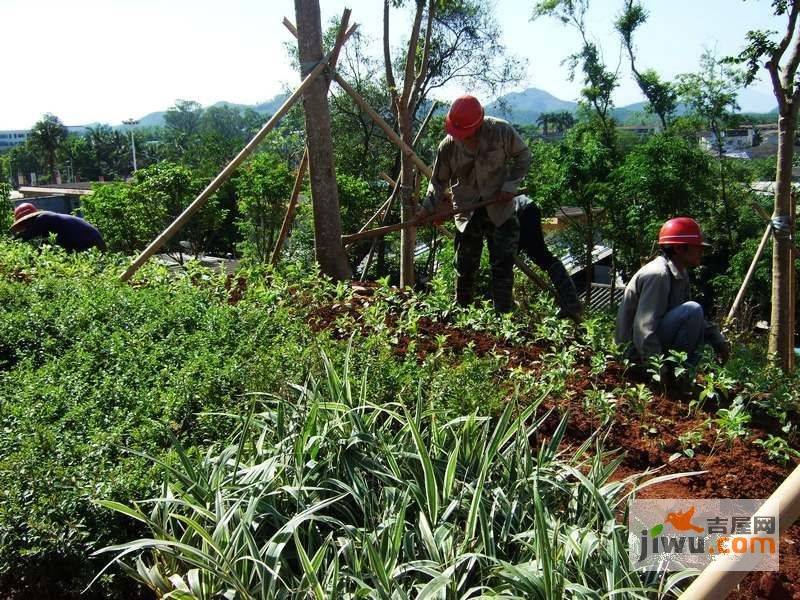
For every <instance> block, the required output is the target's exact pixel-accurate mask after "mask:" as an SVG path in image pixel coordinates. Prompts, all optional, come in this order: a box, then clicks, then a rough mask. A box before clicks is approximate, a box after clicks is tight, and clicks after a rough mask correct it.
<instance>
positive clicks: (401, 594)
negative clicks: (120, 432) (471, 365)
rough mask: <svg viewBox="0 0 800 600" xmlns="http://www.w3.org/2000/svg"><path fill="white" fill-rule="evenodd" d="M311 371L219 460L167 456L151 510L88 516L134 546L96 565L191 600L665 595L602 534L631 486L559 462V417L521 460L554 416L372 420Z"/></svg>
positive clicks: (418, 408)
mask: <svg viewBox="0 0 800 600" xmlns="http://www.w3.org/2000/svg"><path fill="white" fill-rule="evenodd" d="M323 364H324V367H325V370H324V374H323V376H322V377H321V378H319V379H317V378H313V377H312V378H309V379H308V380H307V381H306V383H305V384H304V385H301V386H295V387H294V392H293V394H291V395H275V396H256V397H254V398H253V399H252V404H251V411H250V413H249V414H248V415H247V416H246V417H241V416H236V415H231V416H230V418H231V419H233V420H235V421H237V422H238V428H237V432H236V434H235V435H234V436H232V437H231V438H230V439H229V440H228V442H227V443H226V444H217V445H215V446H213V447H211V448H210V449H209V450H208V451H207V452H206V453H205V454H204V455H203V456H202V457H199V458H194V459H193V458H191V457H190V456H189V455H188V454H187V453H186V452H185V451H184V450H183V449H182V448H181V446H180V445H176V452H177V453H178V456H179V457H180V462H179V463H177V464H174V465H167V464H164V467H165V468H166V478H165V482H164V487H163V488H162V492H161V494H160V495H159V497H157V498H154V499H150V500H145V501H141V502H133V503H129V504H120V503H115V502H101V504H103V505H104V506H106V507H107V508H110V509H113V510H115V511H117V512H119V513H121V514H124V515H127V516H129V517H131V518H133V519H135V520H137V521H139V522H141V523H143V524H144V525H145V526H146V528H147V530H148V537H145V538H141V539H136V540H133V541H130V542H126V543H124V544H120V545H116V546H112V547H108V548H105V549H103V550H101V551H100V552H102V553H111V554H112V555H113V559H112V561H111V562H110V563H109V566H111V565H113V564H117V565H119V566H120V567H121V568H122V569H123V570H124V571H125V572H127V573H128V574H129V575H131V576H132V577H133V578H135V579H137V580H138V581H140V582H141V583H143V584H144V585H146V586H148V587H149V588H151V589H152V590H154V591H155V592H156V593H157V594H158V595H159V596H164V597H166V596H168V595H169V594H173V596H174V597H180V598H185V599H189V598H196V599H198V600H199V599H206V598H208V599H210V598H218V597H236V598H265V599H266V598H287V597H309V596H311V597H315V598H334V597H335V598H348V597H381V598H410V597H418V598H429V597H458V598H472V597H475V598H477V597H485V596H494V597H526V598H543V599H546V598H559V597H567V596H570V597H587V598H590V597H591V598H593V597H601V596H603V595H604V594H606V593H611V592H615V591H616V592H618V591H620V590H625V592H626V593H627V594H628V595H629V597H642V598H644V597H654V596H661V595H665V594H667V593H668V592H669V589H670V587H671V585H672V582H664V581H658V580H656V579H645V578H644V577H643V575H642V574H639V573H636V572H635V571H633V570H632V569H631V568H630V566H629V564H630V563H629V561H628V546H627V533H626V530H625V528H624V527H623V526H622V525H620V523H619V522H618V519H617V517H618V514H619V512H620V511H622V510H624V506H625V504H626V501H627V499H628V497H629V495H630V494H631V493H632V492H633V490H634V489H635V486H634V485H633V484H632V480H630V479H627V480H621V481H612V476H613V474H614V471H615V469H616V467H617V465H618V464H619V459H612V458H610V457H609V456H608V455H606V454H605V453H604V452H603V451H602V450H601V447H600V445H599V444H598V445H597V447H596V448H595V450H596V451H595V452H587V450H588V449H589V448H590V446H591V444H592V442H591V441H589V442H587V443H586V444H585V445H584V446H583V447H581V448H578V449H575V451H574V452H570V453H568V454H567V453H564V452H562V451H559V450H558V448H559V445H560V443H561V441H562V439H563V435H564V432H565V429H566V423H567V420H566V417H564V418H563V419H562V420H561V421H560V424H559V425H558V426H557V428H556V431H555V433H554V434H553V435H552V437H551V438H550V439H549V440H548V441H547V442H546V443H540V444H538V447H532V442H533V441H534V440H536V439H537V435H538V433H539V429H540V427H541V425H542V424H543V423H544V422H545V421H546V420H547V419H548V418H550V417H551V416H552V415H551V413H549V412H548V413H545V414H540V416H539V417H538V418H536V417H535V415H536V414H537V409H538V408H539V407H540V402H541V398H540V400H538V401H535V402H533V403H532V404H531V405H529V406H528V407H527V408H525V409H524V410H522V411H518V410H517V408H516V405H515V404H514V403H509V404H508V405H507V406H506V408H505V409H504V410H503V411H502V413H501V414H500V415H499V416H497V417H494V418H492V417H488V416H484V415H483V414H482V413H481V412H479V411H474V412H472V413H470V414H468V415H465V416H461V417H457V418H454V419H448V418H447V417H444V416H443V415H442V414H440V412H439V411H438V410H436V409H435V408H433V407H432V406H431V405H430V404H429V403H428V402H427V401H426V396H425V394H424V392H423V391H422V390H421V389H420V390H418V391H417V394H416V402H415V407H414V408H413V409H409V408H407V406H406V404H404V403H403V402H402V401H399V402H392V403H386V404H378V403H375V402H374V401H373V400H372V398H373V396H372V394H371V390H370V379H369V378H368V377H366V376H365V377H362V378H361V379H360V381H359V380H354V379H353V377H352V375H351V373H350V370H349V369H350V367H349V354H348V355H346V356H345V357H344V360H343V366H342V367H341V369H340V370H338V369H337V368H336V367H335V366H334V364H333V363H332V362H331V361H330V360H329V359H328V358H327V357H324V356H323ZM542 398H543V396H542ZM539 412H541V411H539ZM589 456H591V458H589ZM673 581H674V580H673ZM173 596H171V597H173Z"/></svg>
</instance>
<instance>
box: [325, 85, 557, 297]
mask: <svg viewBox="0 0 800 600" xmlns="http://www.w3.org/2000/svg"><path fill="white" fill-rule="evenodd" d="M333 79H334V81H336V83H338V84H339V87H341V88H342V89H343V90H344V91H345V92H347V93H348V94H349V95H350V97H351V98H352V99H353V101H354V102H355V103H356V104H358V105H359V107H361V109H362V110H363V111H364V112H365V113H367V115H369V116H370V118H372V120H373V121H374V122H375V124H376V125H378V127H380V128H381V129H383V131H384V133H386V136H387V137H388V138H389V139H390V140H391V141H392V142H393V143H394V144H395V145H396V146H397V147H399V148H400V150H401V151H402V152H404V153H405V154H406V155H407V156H408V157H409V158H410V159H411V160H412V161H413V162H414V165H415V166H416V167H417V169H419V171H420V173H422V174H423V175H425V176H426V177H427V178H428V179H430V177H431V175H432V170H431V168H430V167H429V166H428V165H427V164H425V161H423V160H422V159H421V158H420V157H419V156H417V154H416V153H415V152H414V150H413V149H411V148H409V147H408V144H406V143H405V142H404V141H403V140H402V139H400V136H399V135H397V134H396V133H395V132H394V130H393V129H392V127H391V126H390V125H389V124H388V123H387V122H386V121H384V120H383V118H382V117H381V116H380V115H379V114H378V113H377V112H375V110H373V109H372V107H371V106H370V105H369V104H368V103H367V101H366V100H364V99H363V98H362V97H361V96H360V95H359V93H358V92H357V91H356V90H355V89H353V87H352V86H351V85H350V84H348V83H347V82H346V81H345V80H344V79H342V77H341V75H339V74H338V73H335V74H334V77H333ZM436 227H437V229H438V230H439V231H440V232H441V233H442V234H443V235H445V236H447V237H448V238H452V237H453V235H452V234H451V233H450V232H449V231H447V230H446V229H445V228H444V227H442V226H441V225H437V226H436ZM514 264H515V265H516V266H517V267H519V269H520V271H522V272H523V273H525V275H527V276H528V277H529V278H530V279H531V281H533V283H534V284H536V286H538V287H539V288H541V289H542V290H550V289H551V288H550V286H549V285H548V284H547V283H546V282H545V281H544V280H543V279H542V278H541V277H539V276H538V275H536V273H535V272H534V271H533V270H532V269H531V268H530V267H529V266H528V265H527V264H525V262H524V260H523V259H522V258H520V257H519V256H517V257H516V258H515V259H514Z"/></svg>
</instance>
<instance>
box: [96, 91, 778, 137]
mask: <svg viewBox="0 0 800 600" xmlns="http://www.w3.org/2000/svg"><path fill="white" fill-rule="evenodd" d="M288 97H289V95H288V94H278V95H277V96H275V97H274V98H272V99H271V100H267V101H266V102H261V103H259V104H255V105H248V104H235V103H233V102H225V101H220V102H216V103H215V104H213V105H212V106H229V107H232V108H238V109H239V110H242V111H244V110H246V109H253V110H255V111H256V112H258V113H261V114H263V115H272V114H274V113H275V111H276V110H278V108H279V107H280V106H281V104H283V102H284V101H285V100H286V98H288ZM739 103H740V104H741V105H742V112H743V113H745V112H746V113H748V114H757V115H758V114H767V113H768V111H771V112H772V113H774V112H775V110H777V109H775V108H774V106H775V100H774V98H770V97H769V96H767V95H765V94H760V93H758V92H754V91H752V90H743V91H742V93H741V94H740V96H739ZM646 104H647V103H646V102H635V103H633V104H628V105H627V106H620V107H616V108H614V112H613V115H614V118H615V119H617V121H618V122H619V123H621V124H624V125H640V124H641V125H654V124H656V123H658V118H657V117H656V116H655V115H651V114H648V113H646V112H645V111H644V108H645V106H646ZM440 107H441V108H439V109H438V110H437V114H438V113H439V112H445V111H446V110H447V108H446V106H445V105H440ZM577 108H578V104H577V103H576V102H572V101H569V100H561V99H560V98H556V97H555V96H553V95H552V94H550V93H549V92H546V91H545V90H542V89H538V88H528V89H526V90H523V91H521V92H511V93H509V94H506V95H504V96H501V97H500V98H499V99H498V100H496V101H495V102H492V103H491V104H489V105H488V106H487V107H486V114H488V115H492V116H495V117H500V118H502V119H506V120H508V121H512V122H513V123H516V124H518V125H533V124H536V119H537V118H538V117H539V115H541V114H542V113H546V112H560V111H569V112H571V113H575V112H576V110H577ZM426 111H427V109H425V108H424V107H423V111H422V112H426ZM685 112H686V109H685V107H683V106H679V107H678V111H677V114H679V115H680V114H685ZM165 114H166V111H158V112H152V113H149V114H147V115H145V116H143V117H140V118H139V125H138V127H163V126H164V115H165ZM83 127H86V126H83ZM117 127H122V126H121V125H119V126H117Z"/></svg>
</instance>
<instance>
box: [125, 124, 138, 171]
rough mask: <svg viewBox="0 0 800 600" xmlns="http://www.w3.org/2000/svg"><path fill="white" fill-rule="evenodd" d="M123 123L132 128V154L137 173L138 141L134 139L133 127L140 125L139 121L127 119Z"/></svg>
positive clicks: (134, 168)
mask: <svg viewBox="0 0 800 600" xmlns="http://www.w3.org/2000/svg"><path fill="white" fill-rule="evenodd" d="M122 123H123V124H124V125H127V126H128V127H130V129H129V131H130V132H131V152H132V153H133V172H134V173H136V140H135V139H134V138H133V127H134V125H138V124H139V121H137V120H136V119H125V120H124V121H123V122H122Z"/></svg>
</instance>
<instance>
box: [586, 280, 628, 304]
mask: <svg viewBox="0 0 800 600" xmlns="http://www.w3.org/2000/svg"><path fill="white" fill-rule="evenodd" d="M624 293H625V286H624V285H618V286H616V287H615V288H614V306H619V303H620V302H622V296H623V294H624ZM579 297H580V299H581V302H583V303H584V304H585V303H586V290H584V291H583V292H581V293H580V296H579ZM589 306H590V307H591V308H592V309H594V310H599V309H601V308H608V307H610V306H611V286H610V285H607V284H605V283H593V284H592V301H591V304H590V305H589Z"/></svg>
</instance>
